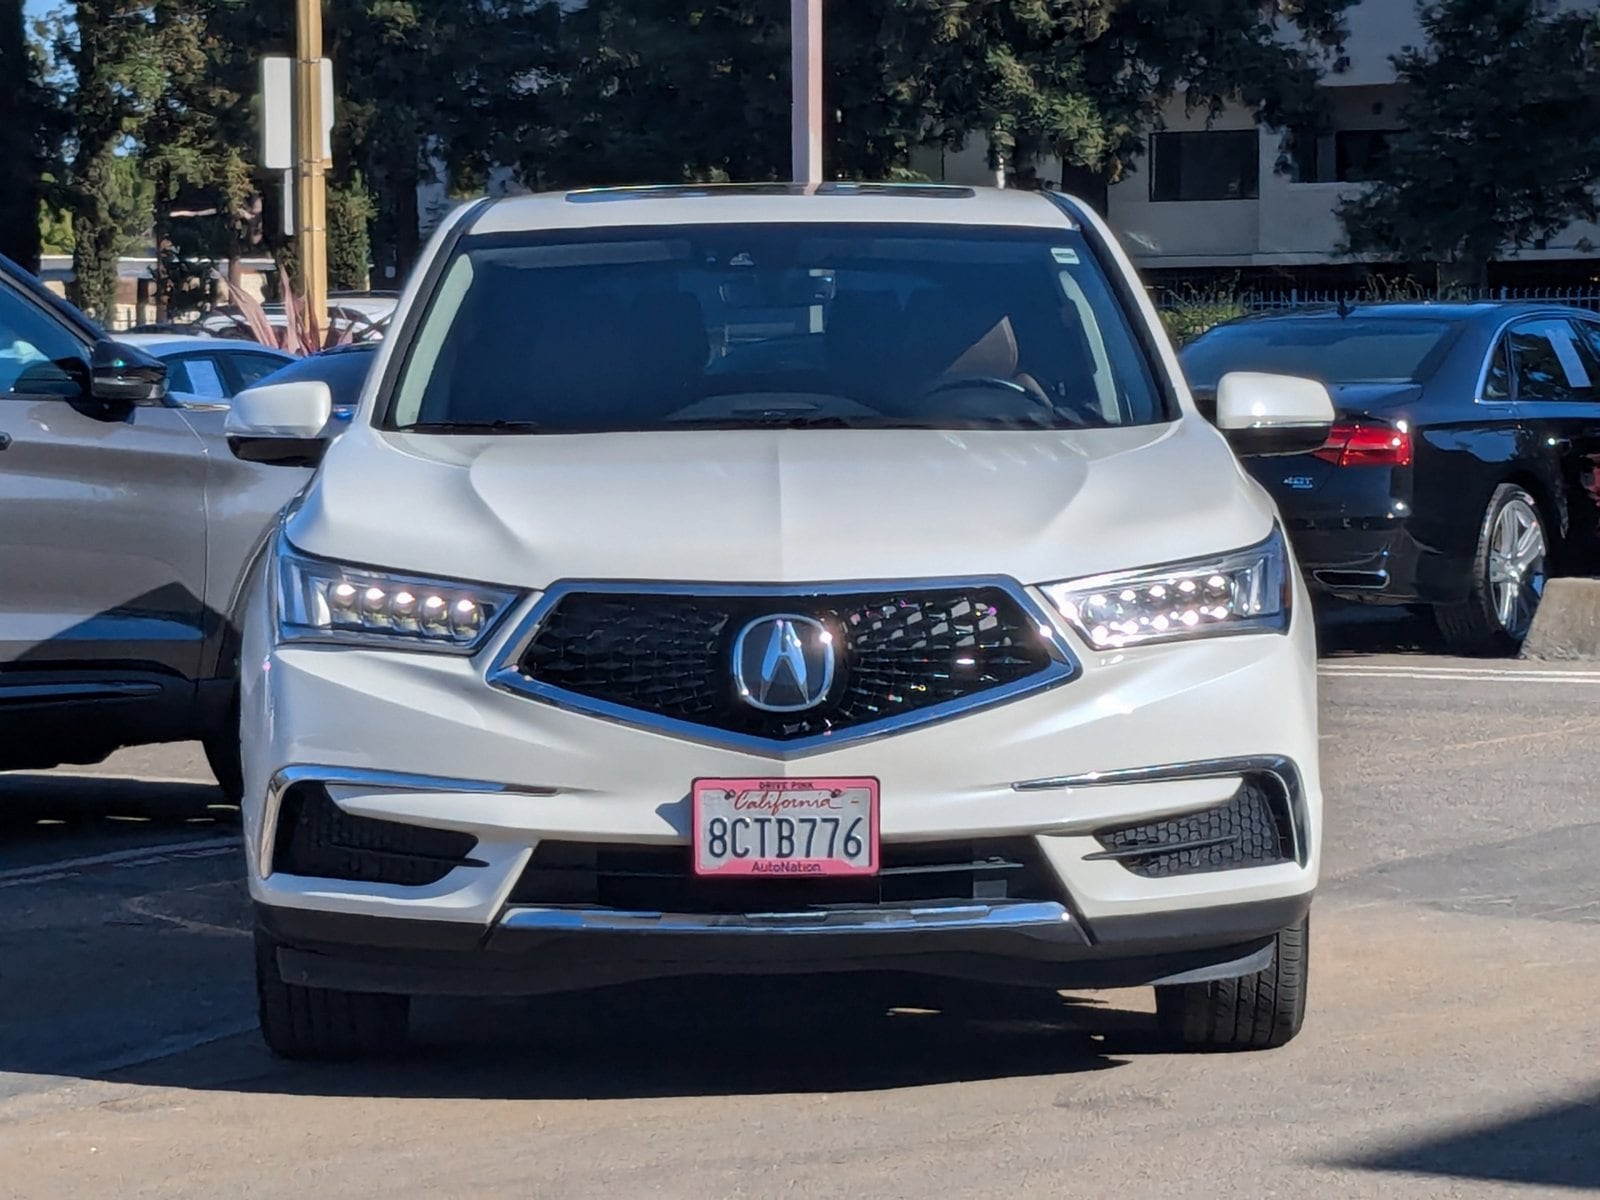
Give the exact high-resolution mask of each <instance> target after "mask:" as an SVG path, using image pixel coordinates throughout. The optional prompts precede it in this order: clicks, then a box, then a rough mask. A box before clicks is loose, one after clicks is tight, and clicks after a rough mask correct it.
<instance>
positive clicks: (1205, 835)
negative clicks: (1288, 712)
mask: <svg viewBox="0 0 1600 1200" xmlns="http://www.w3.org/2000/svg"><path fill="white" fill-rule="evenodd" d="M1094 836H1095V840H1096V841H1098V842H1099V843H1100V845H1101V846H1103V847H1104V848H1105V849H1104V850H1103V851H1102V852H1101V853H1099V854H1093V855H1090V857H1091V858H1096V859H1112V860H1114V861H1116V862H1120V863H1121V864H1122V865H1123V866H1124V867H1126V868H1127V869H1128V870H1130V871H1132V872H1133V873H1134V874H1135V875H1142V876H1144V877H1145V878H1147V879H1163V878H1170V877H1172V876H1174V875H1201V874H1206V873H1209V872H1213V871H1235V870H1239V869H1240V868H1243V867H1265V866H1271V865H1272V864H1273V863H1282V862H1292V861H1294V857H1295V841H1294V830H1293V826H1292V823H1291V821H1290V816H1289V805H1288V799H1287V797H1286V796H1285V795H1284V792H1283V787H1282V785H1281V784H1280V783H1278V781H1277V780H1275V779H1273V778H1272V777H1270V776H1253V777H1250V778H1247V779H1246V780H1245V782H1244V784H1243V785H1242V786H1241V787H1240V788H1239V790H1238V792H1236V793H1235V794H1234V796H1233V798H1232V799H1230V800H1229V801H1228V802H1227V803H1225V804H1220V805H1218V806H1217V807H1215V808H1207V809H1203V810H1202V811H1200V812H1193V813H1185V814H1183V815H1182V816H1180V817H1167V818H1165V819H1164V820H1160V821H1150V822H1147V823H1145V824H1142V825H1123V826H1119V827H1117V828H1113V829H1102V830H1100V831H1099V832H1097V833H1096V834H1095V835H1094Z"/></svg>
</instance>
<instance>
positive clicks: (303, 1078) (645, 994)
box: [113, 976, 1159, 1100]
mask: <svg viewBox="0 0 1600 1200" xmlns="http://www.w3.org/2000/svg"><path fill="white" fill-rule="evenodd" d="M936 1004H939V1005H943V1007H934V1005H936ZM413 1022H414V1026H415V1036H414V1042H415V1044H414V1046H413V1047H412V1048H411V1049H410V1050H409V1051H408V1052H407V1053H406V1054H405V1055H403V1056H402V1057H400V1058H398V1059H396V1060H393V1061H390V1062H383V1063H372V1064H340V1065H334V1066H305V1065H295V1064H287V1063H280V1062H277V1061H275V1060H272V1059H271V1058H269V1057H268V1056H267V1054H266V1052H265V1050H263V1049H261V1048H260V1046H259V1043H257V1042H256V1041H255V1038H254V1034H253V1033H252V1034H250V1035H247V1037H245V1038H240V1039H236V1040H235V1041H234V1042H233V1043H232V1045H231V1051H232V1052H231V1053H229V1051H228V1048H224V1047H216V1048H215V1050H216V1051H218V1052H219V1053H218V1055H217V1057H216V1058H212V1056H210V1055H208V1054H206V1053H205V1052H204V1051H201V1052H197V1053H195V1054H194V1055H190V1056H184V1057H182V1058H178V1059H169V1060H166V1061H163V1062H157V1063H152V1064H149V1065H148V1066H147V1067H144V1068H136V1069H134V1070H132V1071H121V1072H117V1073H115V1075H114V1076H113V1078H115V1079H116V1080H118V1081H119V1082H137V1083H142V1084H149V1085H152V1086H158V1087H179V1088H183V1087H188V1088H201V1089H204V1090H218V1089H221V1090H228V1091H237V1092H244V1093H268V1094H286V1095H298V1096H325V1097H342V1096H360V1097H370V1096H381V1097H389V1098H402V1099H424V1098H426V1099H461V1098H472V1099H521V1100H529V1099H547V1100H580V1099H581V1100H609V1099H646V1098H664V1097H690V1096H740V1095H765V1094H781V1093H801V1094H806V1093H810V1094H825V1093H840V1092H863V1091H879V1090H885V1089H890V1088H903V1087H916V1086H925V1085H930V1084H942V1083H958V1082H969V1081H974V1080H989V1079H1005V1078H1022V1077H1030V1076H1050V1075H1063V1074H1075V1073H1080V1072H1086V1071H1102V1070H1110V1069H1113V1068H1115V1067H1118V1066H1121V1065H1124V1063H1125V1062H1126V1061H1127V1057H1126V1056H1127V1055H1130V1054H1133V1053H1137V1052H1139V1051H1140V1050H1155V1049H1158V1048H1159V1047H1158V1046H1157V1045H1156V1039H1155V1031H1154V1018H1153V1017H1152V1016H1151V1015H1149V1014H1140V1013H1135V1012H1124V1011H1121V1010H1119V1009H1118V1008H1116V1007H1115V1005H1114V1004H1112V1003H1107V1002H1106V1001H1105V1000H1104V999H1103V998H1099V999H1096V998H1088V997H1083V998H1072V999H1063V998H1062V997H1060V996H1057V995H1055V994H1053V993H1049V992H1020V991H1013V990H1010V989H975V988H972V989H969V988H965V987H960V988H956V989H953V990H952V989H946V988H939V989H938V994H935V993H934V992H933V991H931V990H930V989H929V988H928V987H927V986H925V984H924V982H923V981H921V980H915V979H910V978H908V977H878V976H862V977H846V978H844V979H828V980H820V981H819V980H815V979H808V980H791V981H790V982H788V983H787V984H785V983H784V982H783V981H781V980H771V979H760V980H752V981H744V982H741V981H737V980H732V981H730V980H699V979H688V980H673V981H664V982H660V983H652V984H648V985H632V986H627V987H615V988H608V989H604V990H600V991H593V992H584V993H573V994H570V995H562V996H558V997H547V998H541V999H536V1000H531V1001H501V1002H471V1003H468V1002H461V1001H454V1000H450V1001H442V1000H436V1001H425V1002H421V1003H419V1004H418V1005H417V1008H416V1011H415V1013H414V1016H413ZM241 1053H242V1055H244V1056H246V1057H247V1058H248V1060H249V1062H250V1063H253V1064H254V1067H255V1069H254V1070H253V1071H252V1070H250V1069H249V1068H248V1067H247V1066H246V1063H245V1062H244V1061H241V1059H240V1057H239V1056H240V1055H241ZM208 1059H211V1061H210V1062H209V1064H208ZM225 1064H228V1065H231V1068H232V1069H231V1070H229V1069H227V1065H225ZM219 1070H221V1071H222V1074H223V1075H226V1076H230V1077H228V1078H223V1077H220V1076H217V1075H213V1074H212V1073H213V1072H216V1071H219ZM208 1076H211V1077H210V1078H209V1079H208V1078H207V1077H208Z"/></svg>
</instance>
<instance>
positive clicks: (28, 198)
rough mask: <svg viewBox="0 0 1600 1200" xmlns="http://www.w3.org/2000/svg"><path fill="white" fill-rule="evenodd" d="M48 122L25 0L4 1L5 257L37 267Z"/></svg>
mask: <svg viewBox="0 0 1600 1200" xmlns="http://www.w3.org/2000/svg"><path fill="white" fill-rule="evenodd" d="M46 126H47V118H46V109H45V104H44V97H43V93H42V91H41V89H40V86H39V64H38V61H37V59H36V57H35V55H34V54H33V52H32V49H31V47H30V46H29V45H28V37H27V22H26V19H25V17H24V14H23V5H22V0H0V163H4V164H6V166H5V170H4V172H3V173H0V254H4V255H5V256H6V257H8V258H10V259H12V260H14V261H16V262H20V263H22V264H23V265H24V266H26V267H30V268H31V267H33V266H35V265H36V263H37V260H38V258H39V249H40V230H39V222H38V220H37V219H35V215H34V214H36V213H37V212H38V211H39V206H40V204H41V202H42V201H43V198H44V189H43V186H42V179H41V176H42V174H43V172H44V168H45V162H44V150H45V144H44V142H45V139H44V136H43V135H44V133H45V131H46Z"/></svg>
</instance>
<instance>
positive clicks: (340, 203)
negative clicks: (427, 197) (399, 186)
mask: <svg viewBox="0 0 1600 1200" xmlns="http://www.w3.org/2000/svg"><path fill="white" fill-rule="evenodd" d="M377 211H378V210H377V206H376V205H375V204H373V202H372V193H371V192H369V191H368V190H367V181H366V180H365V179H364V178H363V177H362V174H361V172H360V171H350V172H348V178H347V179H346V180H344V181H343V182H338V183H330V184H329V185H328V287H329V289H330V290H332V291H351V292H360V291H365V290H366V289H367V287H368V286H369V285H370V283H371V278H370V273H369V272H370V267H371V254H372V237H371V230H370V227H369V226H370V222H371V221H372V218H373V217H374V216H376V215H377Z"/></svg>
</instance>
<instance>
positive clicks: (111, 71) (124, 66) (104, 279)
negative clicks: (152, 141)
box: [49, 0, 165, 319]
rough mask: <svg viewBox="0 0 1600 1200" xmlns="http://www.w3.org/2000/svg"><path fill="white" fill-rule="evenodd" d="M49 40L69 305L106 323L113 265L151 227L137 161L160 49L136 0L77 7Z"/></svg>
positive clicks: (157, 85) (89, 1) (83, 1)
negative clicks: (62, 117)
mask: <svg viewBox="0 0 1600 1200" xmlns="http://www.w3.org/2000/svg"><path fill="white" fill-rule="evenodd" d="M49 34H50V38H49V41H50V53H51V59H52V62H53V64H54V66H55V67H56V71H57V76H58V82H59V87H60V91H61V94H62V105H63V109H64V111H65V112H66V113H67V117H68V119H67V122H66V127H65V129H64V131H63V132H64V135H65V136H64V140H65V146H66V151H65V153H64V154H63V163H62V169H61V173H60V176H59V181H58V183H57V185H56V187H55V188H54V189H53V190H54V192H55V195H54V196H53V197H51V200H52V202H53V203H56V204H57V205H59V207H61V208H64V209H65V210H67V211H68V212H70V213H71V215H72V243H73V251H72V268H73V274H74V277H75V278H74V283H73V288H72V294H73V299H74V300H75V301H76V302H77V303H78V304H79V305H80V306H81V307H83V308H84V309H86V310H87V311H89V312H90V313H92V314H93V315H95V316H97V317H99V318H101V319H109V318H110V316H111V315H112V313H113V311H114V306H115V302H116V291H117V260H118V258H120V257H121V255H122V254H123V252H124V251H125V250H126V249H127V247H128V245H129V243H130V241H132V240H134V239H137V238H138V237H140V236H142V235H143V234H144V233H147V232H148V230H149V227H150V219H149V214H150V205H151V191H150V188H149V186H148V182H147V181H146V180H145V179H144V178H143V176H142V175H141V173H140V170H139V163H138V160H137V158H136V157H135V152H136V151H137V149H138V145H139V136H140V134H141V133H142V131H143V128H144V125H145V122H146V121H147V120H148V119H149V116H150V112H151V109H152V107H153V105H154V103H155V100H156V98H157V97H158V96H159V95H160V93H161V89H162V84H163V80H164V78H165V74H164V68H163V66H162V61H161V48H160V44H159V41H158V39H157V38H156V36H155V28H154V24H153V21H152V15H151V12H150V7H149V5H148V4H146V3H141V2H140V0H77V3H76V4H75V5H74V6H73V8H72V9H71V10H70V11H68V10H63V11H61V12H59V13H57V14H56V15H55V16H54V18H53V19H52V21H51V22H50V23H49Z"/></svg>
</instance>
